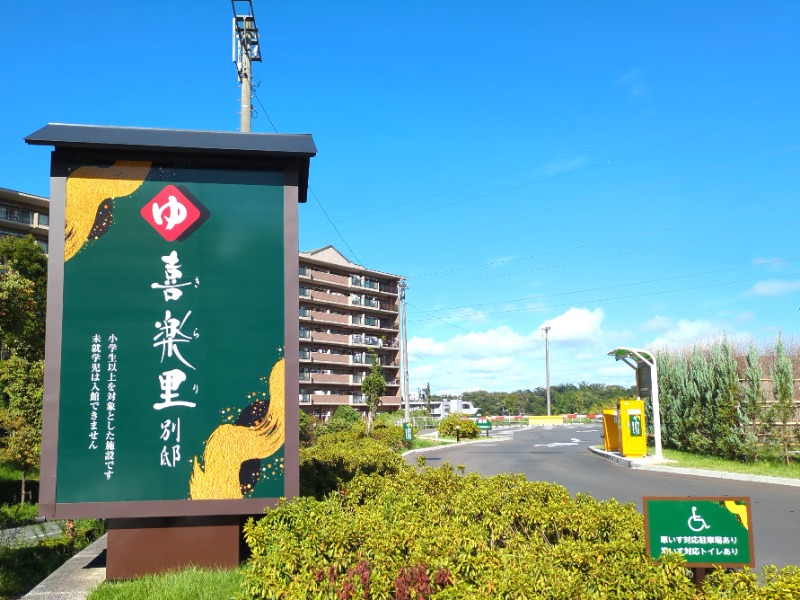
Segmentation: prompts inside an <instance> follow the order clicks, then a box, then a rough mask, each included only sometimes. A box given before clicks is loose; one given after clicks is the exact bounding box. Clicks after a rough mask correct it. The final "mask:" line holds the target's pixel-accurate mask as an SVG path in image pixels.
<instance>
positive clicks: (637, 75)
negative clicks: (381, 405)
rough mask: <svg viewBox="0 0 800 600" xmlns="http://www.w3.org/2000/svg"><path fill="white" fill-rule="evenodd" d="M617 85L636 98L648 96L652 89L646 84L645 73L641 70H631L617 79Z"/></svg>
mask: <svg viewBox="0 0 800 600" xmlns="http://www.w3.org/2000/svg"><path fill="white" fill-rule="evenodd" d="M617 85H620V86H622V87H624V88H625V89H626V90H628V94H629V95H631V96H633V97H634V98H640V97H642V96H646V95H647V94H648V93H649V92H650V89H649V88H648V87H647V85H646V84H645V78H644V72H643V71H642V70H641V69H631V70H630V71H628V72H627V73H625V74H624V75H623V76H622V77H620V78H619V79H617Z"/></svg>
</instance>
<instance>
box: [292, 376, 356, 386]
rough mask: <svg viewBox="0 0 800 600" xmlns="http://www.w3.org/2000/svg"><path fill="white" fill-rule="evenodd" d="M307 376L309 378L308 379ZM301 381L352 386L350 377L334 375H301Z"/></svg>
mask: <svg viewBox="0 0 800 600" xmlns="http://www.w3.org/2000/svg"><path fill="white" fill-rule="evenodd" d="M306 376H307V377H308V378H306ZM300 381H302V382H303V383H312V384H313V383H338V384H343V385H349V384H350V375H347V374H343V375H334V374H332V373H300Z"/></svg>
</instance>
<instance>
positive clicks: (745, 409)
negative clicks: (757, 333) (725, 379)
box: [738, 344, 767, 462]
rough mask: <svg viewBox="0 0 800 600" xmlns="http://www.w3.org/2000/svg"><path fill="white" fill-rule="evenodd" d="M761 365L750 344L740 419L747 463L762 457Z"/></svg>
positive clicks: (762, 407) (763, 415)
mask: <svg viewBox="0 0 800 600" xmlns="http://www.w3.org/2000/svg"><path fill="white" fill-rule="evenodd" d="M761 376H762V372H761V364H760V363H759V360H758V353H757V352H756V349H755V346H753V344H750V350H749V351H748V353H747V367H746V369H745V372H744V384H743V385H742V403H741V405H740V407H739V411H738V418H739V425H740V428H741V432H742V433H741V436H742V452H743V454H744V457H745V460H746V461H747V462H756V461H757V460H758V459H759V457H760V456H761V446H762V443H764V442H766V441H767V440H766V439H763V440H762V437H763V435H762V434H763V433H764V420H765V411H766V407H765V405H764V389H763V386H762V385H761Z"/></svg>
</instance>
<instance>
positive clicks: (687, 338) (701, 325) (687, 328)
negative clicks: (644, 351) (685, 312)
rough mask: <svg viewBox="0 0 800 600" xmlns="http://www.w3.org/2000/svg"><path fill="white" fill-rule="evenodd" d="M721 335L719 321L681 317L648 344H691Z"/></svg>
mask: <svg viewBox="0 0 800 600" xmlns="http://www.w3.org/2000/svg"><path fill="white" fill-rule="evenodd" d="M720 335H721V328H720V325H719V324H718V323H714V322H712V321H705V320H702V319H701V320H697V321H690V320H688V319H680V320H679V321H677V322H676V323H675V324H674V325H673V326H672V327H671V328H670V329H668V330H665V331H663V332H662V333H661V335H660V336H659V337H657V338H656V339H654V340H653V341H652V342H651V343H650V344H649V345H648V346H649V347H651V348H659V347H672V348H675V347H681V346H691V345H693V344H702V343H705V342H711V341H713V340H717V339H719V338H720Z"/></svg>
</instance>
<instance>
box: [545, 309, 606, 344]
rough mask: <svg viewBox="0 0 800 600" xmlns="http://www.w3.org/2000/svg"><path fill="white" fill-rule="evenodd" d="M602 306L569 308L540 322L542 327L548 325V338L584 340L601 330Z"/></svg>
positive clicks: (596, 335)
mask: <svg viewBox="0 0 800 600" xmlns="http://www.w3.org/2000/svg"><path fill="white" fill-rule="evenodd" d="M604 316H605V314H604V313H603V309H602V308H596V309H594V310H589V309H588V308H574V307H573V308H570V309H569V310H568V311H567V312H565V313H563V314H561V315H559V316H557V317H556V318H554V319H549V320H547V321H545V322H544V323H542V327H550V328H551V330H550V339H551V340H554V341H556V340H559V341H586V340H592V339H596V338H597V337H598V335H599V334H600V332H601V329H600V324H601V323H602V322H603V317H604Z"/></svg>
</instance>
